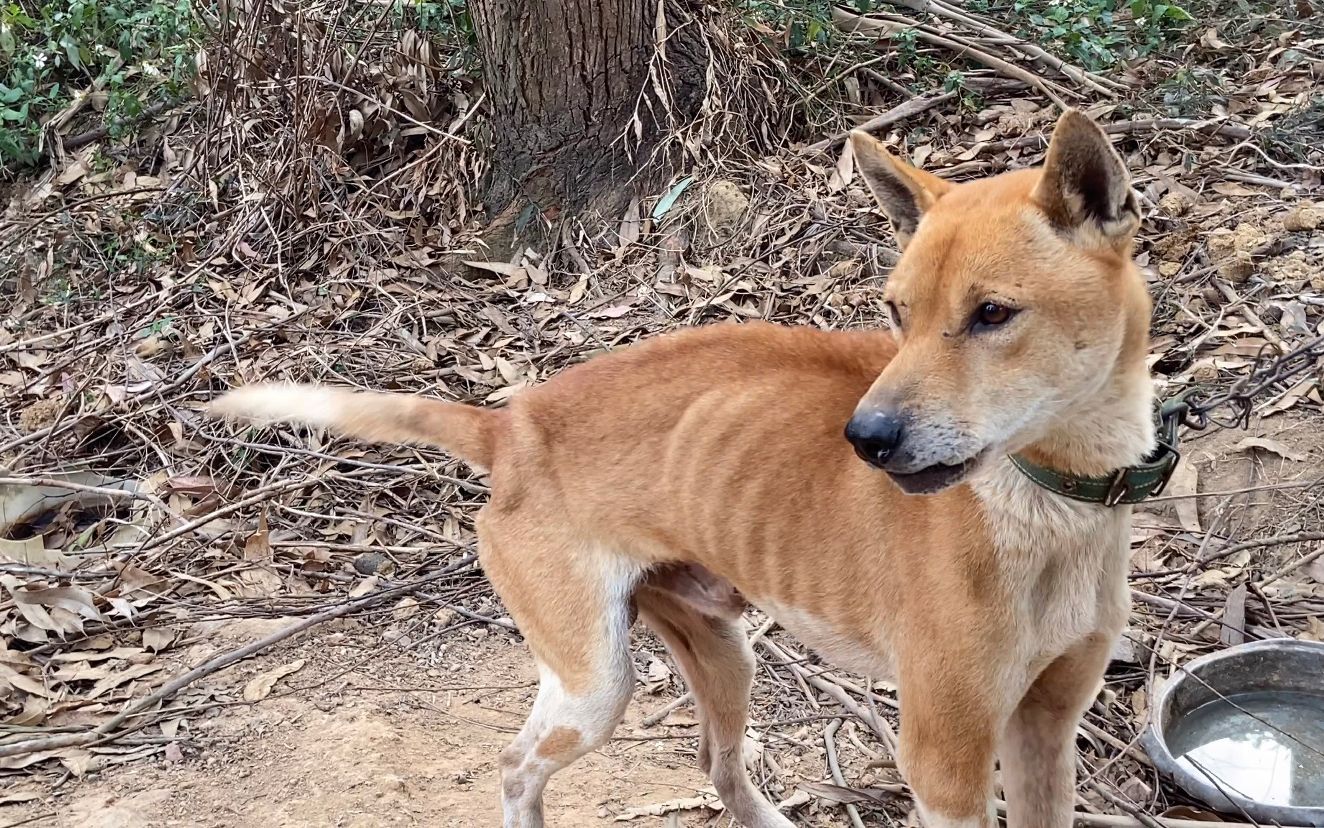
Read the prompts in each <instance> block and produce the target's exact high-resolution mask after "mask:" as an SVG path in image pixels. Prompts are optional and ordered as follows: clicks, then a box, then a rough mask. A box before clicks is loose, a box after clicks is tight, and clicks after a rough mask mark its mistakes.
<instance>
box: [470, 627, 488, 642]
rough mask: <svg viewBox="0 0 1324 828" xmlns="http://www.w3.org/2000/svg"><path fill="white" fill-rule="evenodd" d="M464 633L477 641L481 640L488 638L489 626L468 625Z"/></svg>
mask: <svg viewBox="0 0 1324 828" xmlns="http://www.w3.org/2000/svg"><path fill="white" fill-rule="evenodd" d="M464 633H465V635H467V636H469V637H470V638H472V639H474V640H475V641H481V640H482V639H484V638H487V627H467V628H465V631H464Z"/></svg>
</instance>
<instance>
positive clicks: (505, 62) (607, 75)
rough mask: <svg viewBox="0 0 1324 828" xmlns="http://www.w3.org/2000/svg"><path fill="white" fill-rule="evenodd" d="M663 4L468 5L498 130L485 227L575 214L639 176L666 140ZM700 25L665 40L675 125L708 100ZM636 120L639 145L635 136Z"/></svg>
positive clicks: (567, 0)
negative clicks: (660, 88) (533, 215)
mask: <svg viewBox="0 0 1324 828" xmlns="http://www.w3.org/2000/svg"><path fill="white" fill-rule="evenodd" d="M658 2H659V0H473V2H472V3H471V4H470V10H471V12H472V14H473V20H474V28H475V29H476V31H477V34H478V44H479V49H480V52H481V55H482V59H483V79H484V86H485V87H486V91H487V100H488V107H489V112H490V113H491V126H492V131H493V135H492V143H493V148H492V156H491V158H492V167H491V173H490V178H489V181H488V186H487V193H486V198H485V201H486V204H487V208H488V215H489V216H492V217H493V219H494V221H496V222H500V217H501V216H502V215H505V216H507V217H510V216H512V215H522V216H525V217H527V216H529V215H530V213H529V212H528V210H529V207H530V205H532V206H533V207H534V208H536V209H538V210H540V211H541V212H542V214H543V215H544V216H545V217H546V218H548V219H554V218H555V217H556V216H557V214H559V213H560V212H562V211H566V210H571V211H573V210H578V209H580V208H582V207H584V206H586V205H588V204H590V203H593V202H595V201H597V200H598V199H599V197H600V196H602V195H604V194H612V193H615V192H619V191H620V190H623V189H624V188H622V187H620V186H619V185H620V184H621V183H623V182H624V180H625V179H627V178H628V177H629V176H631V175H633V174H634V173H635V172H637V170H638V165H637V161H638V160H639V159H643V158H646V157H647V155H648V150H649V149H650V148H651V147H652V146H653V145H654V144H655V142H656V140H657V138H658V137H659V136H660V135H661V134H662V131H663V130H664V129H665V127H666V124H665V123H660V122H659V121H658V120H657V118H662V117H664V116H663V109H662V107H661V106H660V104H659V103H658V101H657V100H653V101H652V106H651V108H650V106H649V104H648V103H645V102H643V101H642V100H641V97H640V96H641V94H648V95H653V94H654V92H655V89H654V84H653V81H652V80H650V78H649V64H650V61H654V60H655V56H656V54H657V43H656V40H657V38H656V35H655V26H656V23H655V21H656V19H657V14H658V5H657V4H658ZM697 28H698V27H697V25H689V26H682V27H680V28H679V30H670V29H669V36H668V38H667V40H666V44H665V49H666V60H665V61H662V60H661V59H660V58H657V69H658V70H660V71H664V72H665V73H666V75H667V77H668V78H669V80H670V92H671V94H672V98H673V109H674V110H675V111H677V115H678V116H679V117H687V116H688V115H691V114H693V111H695V110H696V108H697V105H698V102H699V101H700V100H701V99H702V95H703V79H704V74H703V62H702V55H703V49H702V45H701V42H700V41H699V38H698V35H697ZM636 112H637V113H638V117H639V118H640V120H641V127H642V129H641V132H642V135H640V134H639V133H637V132H636V127H635V126H634V125H633V124H632V119H633V118H634V116H635V114H636Z"/></svg>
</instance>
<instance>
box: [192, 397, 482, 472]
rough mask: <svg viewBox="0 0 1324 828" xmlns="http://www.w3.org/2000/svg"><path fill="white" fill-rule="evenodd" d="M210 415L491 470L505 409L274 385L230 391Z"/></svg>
mask: <svg viewBox="0 0 1324 828" xmlns="http://www.w3.org/2000/svg"><path fill="white" fill-rule="evenodd" d="M208 413H209V414H211V415H212V416H217V417H228V418H231V419H243V420H251V421H254V422H259V423H271V422H286V423H303V424H305V425H310V426H315V427H319V428H326V429H329V430H331V431H333V432H336V433H337V434H342V435H344V436H346V437H355V438H358V439H360V440H367V441H371V442H379V443H416V444H421V445H428V446H437V447H439V448H442V449H445V450H446V451H448V452H450V453H451V454H454V455H455V456H456V457H459V458H460V459H461V460H463V461H464V462H466V463H468V464H470V465H472V466H477V467H479V468H482V469H490V468H492V462H493V459H494V458H495V456H496V442H497V430H498V425H499V421H500V419H501V417H502V416H503V413H504V412H502V411H500V410H494V409H486V408H476V407H474V406H471V405H462V404H460V403H453V402H445V401H444V400H433V399H428V398H427V397H418V396H414V395H412V394H384V393H376V392H366V391H347V390H344V389H340V388H325V387H322V386H317V385H290V384H272V385H247V386H244V387H242V388H237V389H235V390H233V391H230V392H229V393H227V394H224V395H223V396H221V397H220V399H218V400H216V401H215V402H213V403H212V404H211V407H210V408H209V409H208Z"/></svg>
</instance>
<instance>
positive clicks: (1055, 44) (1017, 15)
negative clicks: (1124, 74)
mask: <svg viewBox="0 0 1324 828" xmlns="http://www.w3.org/2000/svg"><path fill="white" fill-rule="evenodd" d="M968 5H969V6H970V8H972V9H973V10H975V11H978V12H981V13H984V14H989V15H992V16H995V17H999V16H1004V15H1005V16H1006V17H1010V18H1011V19H1012V20H1013V21H1015V22H1016V24H1017V26H1016V28H1017V33H1018V34H1019V35H1020V36H1022V37H1024V38H1026V39H1028V40H1033V41H1034V42H1036V43H1041V44H1043V45H1044V46H1045V47H1047V48H1050V49H1052V50H1053V51H1056V52H1058V53H1059V54H1063V55H1065V56H1069V57H1070V58H1071V59H1072V60H1074V61H1075V62H1077V63H1080V64H1081V65H1083V66H1085V67H1086V68H1088V69H1093V70H1100V69H1106V68H1108V67H1110V66H1112V65H1114V64H1116V63H1118V62H1120V61H1123V60H1126V59H1128V58H1132V57H1135V56H1138V55H1144V54H1148V53H1150V52H1153V51H1154V50H1156V49H1158V48H1160V47H1161V46H1163V45H1164V44H1166V43H1167V42H1169V41H1170V40H1171V39H1172V38H1173V36H1174V35H1175V34H1176V33H1177V32H1179V31H1180V30H1181V29H1183V28H1184V27H1185V25H1186V24H1187V23H1189V22H1190V21H1191V19H1192V17H1191V15H1190V14H1189V13H1188V12H1187V11H1186V10H1185V9H1184V8H1183V7H1181V6H1178V5H1176V4H1174V3H1169V2H1159V0H1123V1H1122V2H1120V3H1119V2H1117V0H1013V2H1012V5H1011V8H1010V9H1007V8H1006V7H1003V6H1001V5H1000V4H997V3H993V2H990V0H970V2H969V4H968Z"/></svg>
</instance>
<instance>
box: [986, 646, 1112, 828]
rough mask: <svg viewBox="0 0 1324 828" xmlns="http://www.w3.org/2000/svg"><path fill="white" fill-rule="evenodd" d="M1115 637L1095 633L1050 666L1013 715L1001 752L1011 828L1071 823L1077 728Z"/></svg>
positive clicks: (1049, 827)
mask: <svg viewBox="0 0 1324 828" xmlns="http://www.w3.org/2000/svg"><path fill="white" fill-rule="evenodd" d="M1111 638H1112V637H1111V636H1109V635H1105V634H1102V633H1100V634H1096V635H1091V636H1089V637H1088V638H1087V639H1086V640H1085V641H1084V642H1083V643H1081V644H1079V645H1077V646H1076V647H1074V648H1073V649H1071V650H1069V651H1068V652H1067V653H1066V654H1065V655H1063V656H1061V657H1059V658H1058V659H1057V660H1056V661H1054V662H1053V663H1052V664H1050V665H1048V667H1047V668H1045V669H1044V671H1043V672H1042V673H1040V674H1039V676H1038V678H1036V679H1035V681H1034V683H1033V684H1032V685H1030V689H1029V690H1028V691H1027V692H1026V693H1025V696H1024V698H1022V699H1021V702H1020V704H1019V705H1018V706H1017V708H1016V711H1015V712H1014V713H1012V715H1011V719H1010V720H1009V721H1008V723H1007V730H1006V734H1005V738H1004V741H1003V744H1002V749H1001V751H1000V753H1001V757H1000V758H1001V760H1002V788H1003V790H1004V792H1005V793H1006V797H1007V825H1008V828H1069V826H1070V825H1071V824H1072V810H1073V808H1072V805H1073V802H1074V798H1075V789H1076V785H1075V780H1076V726H1077V724H1079V722H1080V717H1081V715H1082V714H1083V713H1084V712H1085V708H1087V707H1088V706H1089V704H1090V702H1091V700H1093V698H1094V695H1095V693H1097V692H1098V687H1099V679H1100V678H1101V677H1102V676H1103V671H1104V669H1105V668H1106V667H1107V666H1108V654H1109V652H1110V650H1111Z"/></svg>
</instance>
